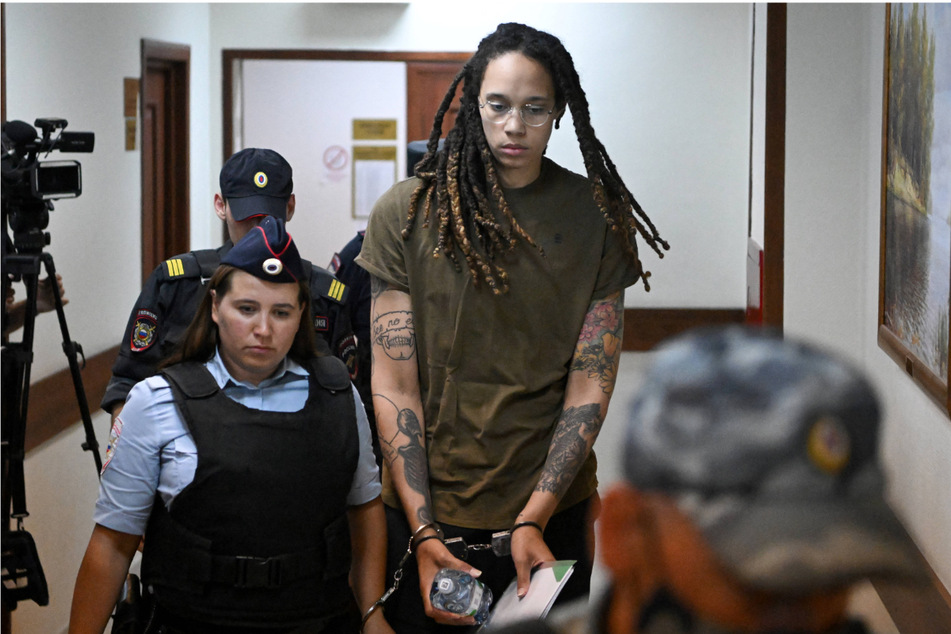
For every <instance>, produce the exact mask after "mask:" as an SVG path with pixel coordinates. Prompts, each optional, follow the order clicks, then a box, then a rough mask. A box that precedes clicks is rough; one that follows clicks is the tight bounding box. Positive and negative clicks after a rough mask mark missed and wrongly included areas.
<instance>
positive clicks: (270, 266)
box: [261, 258, 284, 275]
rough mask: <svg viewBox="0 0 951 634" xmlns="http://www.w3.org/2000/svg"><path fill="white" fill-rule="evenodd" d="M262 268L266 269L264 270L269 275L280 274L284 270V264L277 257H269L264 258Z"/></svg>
mask: <svg viewBox="0 0 951 634" xmlns="http://www.w3.org/2000/svg"><path fill="white" fill-rule="evenodd" d="M261 268H262V269H264V272H265V273H267V274H268V275H280V273H281V271H283V270H284V264H283V263H282V262H281V261H280V260H278V259H277V258H268V259H266V260H264V264H262V265H261Z"/></svg>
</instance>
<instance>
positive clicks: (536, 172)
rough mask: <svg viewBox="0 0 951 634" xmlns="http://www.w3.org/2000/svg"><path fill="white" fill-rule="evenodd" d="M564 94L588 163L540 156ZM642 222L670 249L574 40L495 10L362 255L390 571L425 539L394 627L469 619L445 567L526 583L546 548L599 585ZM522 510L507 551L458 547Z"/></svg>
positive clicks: (394, 602)
mask: <svg viewBox="0 0 951 634" xmlns="http://www.w3.org/2000/svg"><path fill="white" fill-rule="evenodd" d="M460 83H461V84H462V96H461V102H460V108H459V113H458V115H457V118H456V123H455V126H454V127H453V128H452V129H451V130H450V131H449V134H448V135H447V137H446V140H445V143H444V145H443V147H442V149H438V141H439V136H440V134H441V129H442V122H443V118H444V115H445V113H446V111H447V110H448V108H449V105H450V103H451V101H452V99H453V97H454V94H455V92H456V88H457V86H458V85H459V84H460ZM566 110H570V112H571V119H572V121H573V122H574V127H575V133H576V135H577V138H578V142H579V145H580V149H581V153H582V156H583V157H584V164H585V168H586V170H587V178H584V177H582V176H579V175H577V174H573V173H572V172H569V171H568V170H566V169H564V168H562V167H560V166H558V165H556V164H555V163H554V162H552V161H551V160H550V159H547V158H545V156H544V153H545V148H546V146H547V144H548V139H549V137H550V136H551V134H552V130H553V128H557V127H558V125H559V123H560V122H561V119H562V117H563V115H564V114H565V112H566ZM638 234H640V236H641V237H642V238H643V239H644V240H645V241H646V242H647V244H648V245H650V246H651V247H652V248H653V250H654V251H656V252H657V254H658V255H659V256H661V257H662V255H663V254H662V251H661V249H662V248H663V249H666V248H667V244H666V243H665V242H664V241H663V240H662V239H661V238H660V236H659V234H658V232H657V230H656V229H655V228H654V225H653V224H652V223H651V221H650V219H649V218H648V217H647V216H646V214H645V213H644V212H643V210H642V209H641V208H640V206H639V205H638V204H637V202H636V201H635V200H634V197H633V196H632V195H631V193H630V192H629V191H628V189H627V188H626V186H625V185H624V183H623V182H622V180H621V178H620V176H619V174H618V171H617V169H616V168H615V166H614V164H613V163H612V162H611V159H610V158H609V157H608V155H607V153H606V151H605V149H604V146H603V145H602V144H601V142H600V141H599V140H598V139H597V137H596V135H595V133H594V130H593V128H592V127H591V123H590V120H589V114H588V105H587V101H586V98H585V94H584V91H583V90H582V89H581V86H580V83H579V80H578V74H577V72H576V71H575V68H574V63H573V61H572V59H571V56H570V55H569V54H568V52H567V51H566V50H565V48H564V47H563V46H562V44H561V42H560V41H559V40H558V39H557V38H555V37H554V36H552V35H550V34H548V33H544V32H541V31H538V30H535V29H533V28H531V27H527V26H524V25H520V24H502V25H500V26H499V27H498V29H497V30H496V31H495V32H494V33H492V34H490V35H489V36H487V37H486V38H485V39H483V40H482V42H481V43H480V44H479V48H478V50H477V51H476V53H475V55H474V56H473V57H472V58H471V59H470V60H469V62H468V63H467V64H466V65H465V67H464V68H463V70H462V71H461V72H460V73H459V75H458V76H457V77H456V79H455V80H454V82H453V84H452V85H451V86H450V87H449V90H448V92H447V94H446V97H445V98H444V100H443V102H442V104H441V106H440V109H439V112H438V113H437V114H436V117H435V121H434V124H433V130H432V133H431V135H430V139H429V144H428V152H427V153H426V155H425V156H424V158H423V159H422V160H421V161H420V163H419V164H418V165H417V167H416V177H415V178H412V179H409V180H407V181H403V182H401V183H398V184H397V185H395V186H394V187H393V188H392V189H391V190H390V191H389V192H387V193H386V194H385V195H384V196H383V197H382V198H381V199H380V200H379V201H378V202H377V205H376V207H375V208H374V210H373V213H372V215H371V217H370V221H369V224H368V228H367V233H366V237H365V240H364V245H363V250H362V252H361V255H360V257H359V258H358V262H359V263H360V264H361V266H363V267H364V268H365V269H367V270H368V271H369V272H370V274H371V276H372V289H373V290H372V294H373V302H372V307H371V323H372V337H373V342H372V350H373V378H372V386H373V399H374V405H375V408H376V418H377V427H378V431H379V438H380V444H381V448H382V450H383V453H384V456H385V465H386V469H385V474H384V501H385V502H386V504H387V520H388V521H387V524H388V532H389V535H390V547H389V548H390V555H389V558H390V559H391V561H390V564H389V568H390V573H392V572H393V571H394V570H395V568H396V567H397V564H398V561H399V559H400V558H401V556H402V555H403V553H404V552H405V551H406V547H407V546H406V545H407V543H409V544H410V547H411V548H412V550H413V551H414V552H415V562H416V563H415V565H413V563H412V562H413V560H412V559H411V560H409V562H410V563H409V564H408V565H406V566H405V567H404V574H403V578H402V585H401V588H402V589H401V590H400V591H398V592H397V593H395V594H394V595H393V596H392V597H391V598H390V599H389V600H388V602H387V604H386V607H385V609H386V614H387V620H388V621H389V622H390V623H391V624H392V625H393V626H394V629H396V630H397V631H405V632H435V631H440V630H441V629H442V628H441V626H439V625H437V623H439V624H448V625H465V624H471V623H472V622H473V620H472V618H471V617H459V616H456V615H453V614H451V613H449V612H444V611H437V610H434V609H433V607H432V605H431V603H430V601H429V587H430V585H431V583H432V580H433V577H434V576H435V574H436V572H437V571H438V570H439V569H440V568H443V567H450V568H456V569H459V570H463V571H467V572H471V573H473V574H480V575H481V577H480V578H481V580H482V581H483V582H485V583H486V584H487V585H488V586H489V587H490V588H491V589H492V591H493V593H494V594H495V595H496V596H499V595H500V594H501V593H502V592H503V591H504V589H505V587H506V586H507V585H508V583H509V582H510V581H511V579H512V578H513V577H516V575H517V578H518V591H519V594H520V595H522V594H524V593H525V592H527V590H528V586H529V577H530V571H531V568H532V566H534V565H535V564H538V563H540V562H543V561H551V560H554V559H576V560H578V565H577V566H576V569H575V572H574V574H573V575H572V577H571V580H570V581H569V585H568V586H567V587H566V588H565V590H564V592H563V593H562V595H561V597H560V598H566V599H567V598H572V597H577V596H579V595H584V594H586V593H587V591H588V586H589V581H590V575H591V556H590V552H589V549H590V544H592V543H593V542H592V541H589V540H588V536H589V535H588V533H589V529H588V523H587V517H588V514H589V512H596V510H597V504H598V502H597V499H598V498H597V479H596V474H595V470H596V462H595V457H594V454H593V452H592V450H591V449H592V445H593V444H594V441H595V439H596V438H597V436H598V432H599V430H600V427H601V424H602V422H603V420H604V417H605V414H606V413H607V408H608V403H609V401H610V398H611V393H612V392H613V389H614V382H615V377H616V373H617V367H618V360H619V357H620V352H621V335H622V325H623V309H624V289H625V288H627V287H628V286H631V285H633V284H635V283H636V282H637V281H639V280H642V281H643V282H644V287H645V289H649V287H648V283H647V282H648V279H647V278H648V277H649V273H648V272H647V271H645V270H644V269H643V267H642V265H641V262H640V259H639V257H638V250H637V242H636V239H635V238H636V236H637V235H638ZM507 529H510V530H511V557H509V556H503V557H497V556H495V555H494V554H493V553H492V551H491V550H469V551H468V553H467V556H466V558H465V560H462V559H460V558H458V557H456V556H454V555H453V554H452V553H450V550H449V549H448V548H447V546H446V544H445V543H444V540H446V539H449V538H451V537H462V538H463V539H464V541H465V543H466V544H486V543H490V542H491V540H492V534H493V533H495V532H499V531H503V530H507ZM453 553H456V554H459V552H458V551H457V550H453ZM417 573H418V576H417ZM414 584H418V586H419V591H418V592H416V591H414ZM448 629H450V631H451V628H448Z"/></svg>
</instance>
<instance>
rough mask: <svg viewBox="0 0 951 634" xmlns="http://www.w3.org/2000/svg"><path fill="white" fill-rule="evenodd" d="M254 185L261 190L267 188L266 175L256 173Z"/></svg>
mask: <svg viewBox="0 0 951 634" xmlns="http://www.w3.org/2000/svg"><path fill="white" fill-rule="evenodd" d="M254 184H255V185H257V186H258V187H260V188H261V189H264V188H265V187H267V174H265V173H264V172H258V173H257V174H255V175H254Z"/></svg>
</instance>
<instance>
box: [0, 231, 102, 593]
mask: <svg viewBox="0 0 951 634" xmlns="http://www.w3.org/2000/svg"><path fill="white" fill-rule="evenodd" d="M4 225H6V222H4ZM2 239H4V240H7V239H8V238H7V235H6V226H4V235H3V236H2ZM26 250H27V251H31V249H26ZM41 268H42V269H45V270H46V274H47V275H48V277H49V279H50V280H51V283H52V284H55V283H56V268H55V266H54V264H53V256H52V255H51V254H49V253H47V252H45V251H41V250H39V251H35V252H28V253H26V254H11V253H7V252H6V248H5V249H4V255H3V275H4V276H7V275H10V276H12V277H13V279H22V280H23V282H24V284H25V285H26V292H27V295H26V296H27V299H26V309H25V314H24V322H23V338H22V340H21V341H20V342H19V343H5V344H4V346H3V353H2V355H3V359H2V360H3V421H2V437H3V476H4V477H3V512H4V520H3V575H2V577H3V607H4V608H5V609H9V610H13V609H15V608H16V604H17V602H18V601H21V600H24V599H32V600H34V601H35V602H36V603H37V604H38V605H46V604H47V603H48V602H49V593H48V591H47V587H46V580H45V578H44V576H43V569H42V567H41V566H40V561H39V557H38V555H37V553H36V545H35V544H34V542H33V538H32V536H30V534H29V533H28V532H26V531H25V530H24V529H23V519H24V518H26V517H27V516H28V515H29V513H28V512H27V511H26V489H25V482H24V473H23V461H24V458H25V451H24V442H25V438H26V424H27V412H28V410H29V397H30V368H31V366H32V363H33V336H34V332H35V320H36V315H37V296H38V283H39V276H40V272H41ZM53 296H54V305H55V307H56V315H57V317H58V319H59V327H60V332H61V333H62V336H63V352H64V353H65V354H66V358H67V359H68V361H69V369H70V372H71V374H72V378H73V387H74V388H75V391H76V399H77V401H78V403H79V410H80V414H81V416H82V421H83V428H84V429H85V432H86V439H85V442H84V443H83V444H82V448H83V450H85V451H91V452H92V453H93V458H94V460H95V463H96V474H97V476H98V474H99V472H100V471H101V470H102V460H101V458H100V456H99V444H98V442H97V441H96V435H95V431H94V429H93V426H92V420H91V418H90V414H89V405H88V403H87V400H86V392H85V390H84V389H83V384H82V377H81V375H80V365H79V362H78V360H77V358H78V357H79V356H82V358H83V364H84V365H85V356H83V351H82V347H81V346H80V345H79V344H78V343H76V342H75V341H72V340H71V339H70V337H69V329H68V327H67V325H66V315H65V314H64V312H63V300H62V298H61V297H60V295H59V292H58V291H57V290H55V289H54V292H53ZM11 519H13V520H16V529H15V530H14V529H13V528H12V527H11V525H10V522H11Z"/></svg>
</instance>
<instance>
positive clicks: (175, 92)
mask: <svg viewBox="0 0 951 634" xmlns="http://www.w3.org/2000/svg"><path fill="white" fill-rule="evenodd" d="M149 69H158V70H161V71H162V72H165V73H166V74H167V76H168V83H167V94H166V99H165V100H164V101H163V104H162V107H163V110H164V114H165V117H164V120H165V134H164V139H165V145H166V150H167V151H165V152H163V153H162V156H163V160H164V168H165V169H164V174H165V181H164V187H165V191H166V197H165V198H166V201H167V205H166V207H165V209H162V210H154V213H153V214H152V216H151V217H149V218H146V214H145V199H146V194H147V192H148V191H149V188H150V187H152V186H154V171H152V170H148V169H146V167H147V164H146V157H145V152H144V151H143V152H142V153H141V156H140V174H141V194H142V204H141V207H142V208H141V211H140V214H141V218H142V227H141V229H142V280H143V282H144V281H145V279H146V278H147V277H148V276H149V274H150V273H151V272H152V270H153V269H154V268H155V267H156V266H157V265H158V264H159V263H160V262H162V260H164V259H166V258H168V257H171V256H172V255H175V254H176V253H181V252H184V251H187V250H188V248H189V247H190V243H191V237H190V225H191V220H190V215H191V214H190V210H189V205H190V184H189V174H190V172H191V169H190V161H189V125H190V124H189V112H190V110H191V108H190V94H189V85H190V75H191V47H190V46H188V45H185V44H175V43H171V42H161V41H158V40H149V39H144V38H143V39H142V42H141V59H140V82H139V91H140V94H139V108H140V119H139V120H140V121H142V122H144V121H145V108H146V102H145V90H146V75H147V73H148V70H149ZM140 132H141V133H142V134H143V135H144V132H145V131H144V129H142V130H140ZM140 138H142V137H140ZM143 145H144V144H143ZM156 233H159V234H163V233H171V240H168V241H167V242H166V243H167V244H170V246H169V247H167V249H166V250H171V251H173V253H153V252H152V248H151V246H147V244H146V242H147V241H146V236H149V235H155V234H156Z"/></svg>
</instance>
